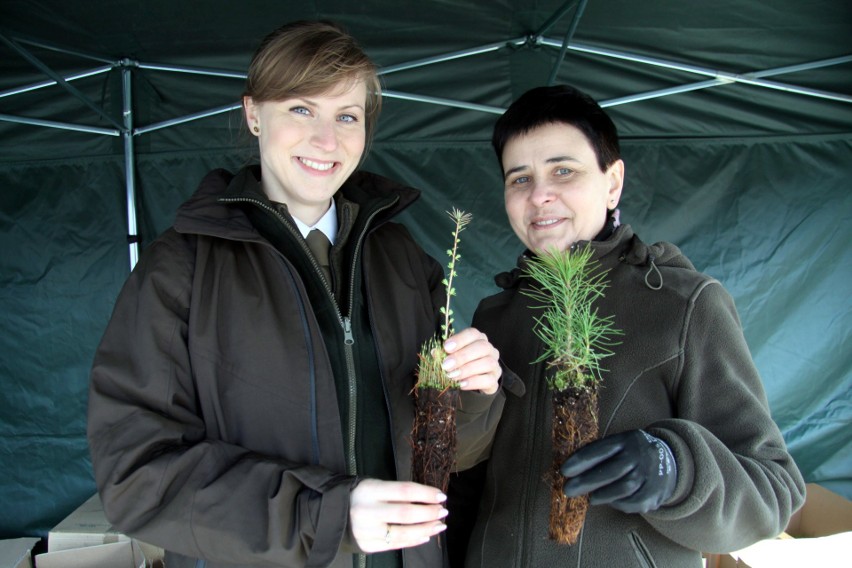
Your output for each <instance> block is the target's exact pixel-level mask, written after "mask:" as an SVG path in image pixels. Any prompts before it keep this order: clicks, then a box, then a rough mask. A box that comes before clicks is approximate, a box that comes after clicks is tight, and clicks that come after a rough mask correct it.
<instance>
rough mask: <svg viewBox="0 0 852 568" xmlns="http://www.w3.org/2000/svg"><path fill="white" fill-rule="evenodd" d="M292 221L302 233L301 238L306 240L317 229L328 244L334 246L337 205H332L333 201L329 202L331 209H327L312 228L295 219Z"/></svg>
mask: <svg viewBox="0 0 852 568" xmlns="http://www.w3.org/2000/svg"><path fill="white" fill-rule="evenodd" d="M293 220H294V221H295V222H296V226H297V227H299V232H301V233H302V237H303V238H307V237H308V233H310V232H311V231H313V230H314V229H319V230H320V231H322V233H323V234H324V235H325V236H326V238H327V239H328V242H330V243H331V244H332V245H334V238H335V237H336V236H337V205H336V204H335V203H334V199H332V200H331V207H329V208H328V211H326V212H325V214H324V215H323V216H322V217H320V219H319V221H317V222H316V223H314V224H313V226H310V227H309V226H307V225H306V224H304V223H302V222H301V221H300V220H298V219H296V218H295V217H293Z"/></svg>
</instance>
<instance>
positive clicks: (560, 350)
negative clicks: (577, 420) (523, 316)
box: [524, 247, 621, 391]
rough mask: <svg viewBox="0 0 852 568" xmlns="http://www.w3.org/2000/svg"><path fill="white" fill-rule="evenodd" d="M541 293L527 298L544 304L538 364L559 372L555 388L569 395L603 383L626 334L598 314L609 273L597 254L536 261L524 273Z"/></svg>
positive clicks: (551, 255) (554, 254)
mask: <svg viewBox="0 0 852 568" xmlns="http://www.w3.org/2000/svg"><path fill="white" fill-rule="evenodd" d="M524 274H525V275H526V276H528V277H529V278H532V279H533V280H535V281H536V282H537V283H538V285H539V287H538V288H534V289H531V290H525V292H524V293H525V294H526V295H527V296H529V297H530V298H533V299H534V300H537V301H538V302H540V305H541V307H543V308H544V313H543V315H542V316H540V317H537V318H535V333H536V335H537V336H538V337H539V339H541V341H542V343H543V344H544V352H543V353H542V355H541V357H539V358H538V359H537V360H536V361H534V362H535V363H538V362H541V361H546V362H547V364H548V365H549V366H551V367H553V369H554V372H553V373H552V374H550V376H549V378H548V381H549V385H548V386H549V387H550V388H551V389H552V390H555V391H563V390H565V389H566V388H569V387H573V388H578V389H585V388H588V387H590V386H591V385H594V384H596V383H597V382H598V381H599V380H600V376H601V371H602V370H603V369H602V368H601V360H602V359H604V358H606V357H609V356H610V355H612V350H611V349H610V348H611V347H612V346H613V345H615V343H613V341H612V339H611V338H612V337H613V336H616V335H620V334H621V332H620V331H619V330H617V329H615V328H614V327H613V321H612V317H611V316H610V317H602V316H600V315H598V313H597V310H595V309H593V307H592V305H593V303H594V301H595V300H596V299H597V298H599V297H601V296H603V293H604V289H605V288H606V281H605V277H606V272H605V271H602V270H599V266H598V264H597V263H596V262H594V261H593V260H592V250H591V248H588V247H587V248H585V249H583V250H581V251H578V252H574V253H572V252H570V251H566V252H558V251H555V250H551V251H549V252H548V253H547V254H542V255H540V256H538V257H537V258H534V259H531V260H530V261H529V262H528V264H527V267H526V270H525V272H524Z"/></svg>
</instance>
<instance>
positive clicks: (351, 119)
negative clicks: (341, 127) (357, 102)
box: [337, 114, 358, 123]
mask: <svg viewBox="0 0 852 568" xmlns="http://www.w3.org/2000/svg"><path fill="white" fill-rule="evenodd" d="M337 120H339V121H340V122H348V123H355V122H358V117H357V116H355V115H354V114H341V115H340V116H339V117H337Z"/></svg>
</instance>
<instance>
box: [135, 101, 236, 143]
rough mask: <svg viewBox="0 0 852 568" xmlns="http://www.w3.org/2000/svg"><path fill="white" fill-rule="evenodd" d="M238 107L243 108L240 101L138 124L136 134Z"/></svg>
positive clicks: (214, 114)
mask: <svg viewBox="0 0 852 568" xmlns="http://www.w3.org/2000/svg"><path fill="white" fill-rule="evenodd" d="M238 108H243V104H242V103H233V104H229V105H225V106H220V107H216V108H211V109H209V110H203V111H200V112H195V113H192V114H187V115H185V116H180V117H178V118H172V119H169V120H164V121H162V122H157V123H154V124H149V125H148V126H140V127H139V128H137V129H136V135H137V136H139V135H141V134H147V133H148V132H152V131H154V130H159V129H161V128H168V127H169V126H175V125H177V124H183V123H184V122H190V121H193V120H198V119H201V118H207V117H208V116H216V115H217V114H223V113H226V112H231V111H233V110H237V109H238Z"/></svg>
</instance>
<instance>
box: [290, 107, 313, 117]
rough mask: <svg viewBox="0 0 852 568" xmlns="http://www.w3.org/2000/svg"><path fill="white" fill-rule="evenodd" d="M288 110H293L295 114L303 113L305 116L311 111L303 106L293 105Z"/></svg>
mask: <svg viewBox="0 0 852 568" xmlns="http://www.w3.org/2000/svg"><path fill="white" fill-rule="evenodd" d="M290 112H295V113H296V114H304V115H306V116H310V114H311V111H310V110H308V109H307V108H305V107H303V106H295V107H293V108H291V109H290Z"/></svg>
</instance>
